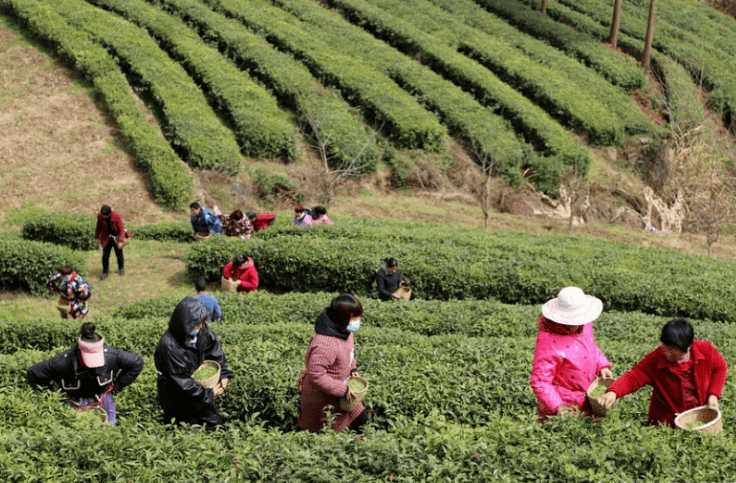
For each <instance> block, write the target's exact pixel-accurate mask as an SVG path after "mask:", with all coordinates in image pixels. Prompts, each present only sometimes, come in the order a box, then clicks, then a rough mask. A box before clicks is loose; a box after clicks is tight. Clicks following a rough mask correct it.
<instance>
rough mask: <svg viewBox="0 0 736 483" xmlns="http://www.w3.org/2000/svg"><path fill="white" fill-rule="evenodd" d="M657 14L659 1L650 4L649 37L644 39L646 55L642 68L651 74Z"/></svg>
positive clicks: (651, 1)
mask: <svg viewBox="0 0 736 483" xmlns="http://www.w3.org/2000/svg"><path fill="white" fill-rule="evenodd" d="M656 13H657V0H650V2H649V21H648V22H647V36H646V38H645V39H644V55H643V56H642V68H643V69H644V72H645V73H647V72H649V64H650V63H651V59H652V38H653V37H654V17H655V15H656Z"/></svg>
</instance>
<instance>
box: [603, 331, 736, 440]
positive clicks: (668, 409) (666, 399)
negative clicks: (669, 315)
mask: <svg viewBox="0 0 736 483" xmlns="http://www.w3.org/2000/svg"><path fill="white" fill-rule="evenodd" d="M694 338H695V334H694V331H693V327H692V325H690V322H688V321H687V320H685V319H674V320H670V321H669V322H667V323H666V324H665V325H664V327H662V335H661V336H660V338H659V340H660V342H661V343H662V345H660V346H659V347H657V348H656V349H654V350H653V351H652V352H650V353H649V354H647V355H646V356H645V357H644V359H642V360H641V361H639V362H638V363H637V364H636V365H635V366H634V367H633V368H631V370H630V371H628V372H626V373H625V374H623V375H622V376H621V377H619V378H618V379H616V380H615V381H614V383H613V384H611V385H610V386H609V387H608V390H607V391H606V393H605V394H604V395H603V396H602V399H601V406H603V407H604V408H605V409H611V408H612V407H613V403H615V402H616V399H618V398H621V397H624V396H625V395H627V394H631V393H632V392H636V391H638V390H639V389H640V388H642V387H643V386H645V385H650V386H652V399H651V401H650V402H649V416H648V418H647V424H649V425H655V424H666V425H668V426H671V427H674V426H675V418H676V417H677V414H679V413H683V412H685V411H687V410H688V409H693V408H696V407H698V406H705V405H707V406H708V407H710V408H713V409H718V400H719V399H720V397H721V392H722V391H723V386H724V384H725V383H726V374H727V372H728V366H727V364H726V360H725V359H724V358H723V356H722V355H721V354H719V353H718V351H717V350H716V348H715V347H713V344H711V343H710V342H707V341H702V340H694Z"/></svg>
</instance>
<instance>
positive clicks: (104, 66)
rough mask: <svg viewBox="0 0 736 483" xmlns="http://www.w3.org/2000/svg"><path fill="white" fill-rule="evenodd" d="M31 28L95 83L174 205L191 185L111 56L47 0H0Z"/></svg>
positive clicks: (157, 187) (162, 195) (158, 189)
mask: <svg viewBox="0 0 736 483" xmlns="http://www.w3.org/2000/svg"><path fill="white" fill-rule="evenodd" d="M0 8H2V9H4V10H7V11H10V12H12V14H13V15H14V16H17V17H18V18H19V19H21V20H22V22H23V23H25V24H26V25H28V28H29V29H30V30H31V31H32V32H33V33H34V34H35V35H38V36H39V37H40V38H42V39H44V41H46V42H48V43H49V44H50V45H52V46H54V49H55V50H56V51H57V52H58V53H59V54H60V55H61V56H62V57H63V58H65V59H68V60H69V62H70V64H71V65H72V66H74V68H75V69H77V70H78V71H79V72H80V73H82V74H83V75H84V77H85V78H86V79H87V80H88V81H89V82H90V83H91V84H92V85H93V86H94V89H95V92H97V93H98V94H99V96H100V98H101V99H102V101H103V102H104V104H105V106H106V107H107V109H108V110H109V112H110V114H111V115H112V117H113V118H114V119H115V121H116V122H117V125H118V127H119V129H120V132H121V133H122V135H123V136H124V138H125V142H126V145H127V147H128V149H130V150H131V151H132V152H133V153H134V154H135V156H136V158H137V160H138V162H139V163H140V164H141V165H142V166H143V168H144V169H145V170H146V171H147V172H148V175H149V179H150V183H151V188H152V190H153V194H154V196H155V197H156V199H157V200H158V201H160V202H161V203H164V204H166V205H168V206H172V207H176V206H179V204H180V203H182V202H183V201H185V200H186V199H188V198H190V197H191V195H192V193H193V189H192V181H191V180H190V179H189V177H188V175H187V172H186V170H185V168H184V165H183V163H182V162H181V160H180V159H179V157H178V156H177V155H176V153H175V152H174V151H173V150H172V148H171V147H170V146H169V144H168V143H167V142H166V141H165V140H163V139H161V137H160V136H159V134H158V132H156V130H155V129H154V128H153V127H152V126H151V125H150V124H149V123H148V120H147V119H146V118H145V117H144V116H143V113H142V112H141V110H140V108H139V107H138V105H137V104H136V103H135V101H134V100H133V97H132V96H131V92H130V88H129V87H128V84H127V82H126V80H125V77H124V76H123V73H122V72H121V71H120V69H119V67H118V66H117V65H116V63H115V61H114V60H113V58H112V57H111V56H110V55H109V54H108V53H107V51H106V50H105V49H104V48H103V47H100V46H99V45H97V44H95V43H93V42H92V41H91V40H90V39H89V36H88V35H87V34H86V33H83V32H80V31H78V30H76V29H74V28H72V27H70V26H69V25H68V24H67V23H66V22H65V21H64V20H63V19H62V18H61V17H60V16H59V15H58V14H56V12H55V11H54V10H53V9H52V8H51V7H50V6H49V5H48V4H46V3H43V2H39V1H36V0H0Z"/></svg>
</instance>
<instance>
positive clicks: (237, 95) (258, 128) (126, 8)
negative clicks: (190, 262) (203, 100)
mask: <svg viewBox="0 0 736 483" xmlns="http://www.w3.org/2000/svg"><path fill="white" fill-rule="evenodd" d="M88 1H89V3H92V4H94V5H97V6H100V7H102V8H106V9H110V10H112V11H114V12H116V13H118V14H120V15H121V16H123V17H124V18H126V19H127V20H129V21H131V22H133V23H135V24H136V25H138V26H140V27H142V28H145V29H147V30H148V32H149V33H150V34H151V35H152V36H154V37H155V38H156V39H157V40H158V41H159V43H160V44H161V45H162V46H163V47H164V48H165V49H166V50H167V51H168V52H169V53H170V54H171V55H172V57H173V58H175V59H178V60H179V62H181V63H182V65H184V66H185V68H186V69H187V71H188V72H190V73H191V75H192V76H193V77H194V78H195V79H197V81H198V82H199V83H201V84H202V85H205V86H207V88H208V89H209V92H210V93H211V95H212V97H213V98H214V99H215V100H216V101H217V104H218V107H219V108H220V109H221V110H222V111H224V112H227V113H229V114H230V118H231V119H232V121H233V124H234V126H235V129H234V131H235V136H236V139H237V140H238V144H239V145H240V146H241V149H244V150H245V151H246V152H247V153H248V156H250V157H252V158H278V157H280V158H281V159H282V160H284V161H291V160H294V159H296V157H297V154H298V151H299V148H298V141H297V136H296V127H295V126H294V125H293V124H292V123H291V122H290V119H289V116H288V114H287V113H285V112H284V111H282V110H281V109H279V106H278V105H277V103H276V99H275V98H274V97H273V95H272V94H271V93H269V92H268V91H267V90H266V88H265V87H263V86H261V85H260V84H258V83H256V82H254V81H253V80H251V79H250V77H249V76H248V75H247V74H244V73H243V72H241V71H240V70H239V69H238V68H237V67H235V66H234V65H233V64H232V63H231V62H229V61H228V60H227V59H226V58H224V57H223V56H222V55H220V53H219V52H218V51H217V50H215V49H213V48H211V47H208V46H207V45H205V44H203V43H202V40H201V39H200V37H199V35H197V33H196V32H194V31H193V30H192V29H191V28H189V26H188V25H186V24H185V23H184V22H183V21H181V20H179V19H178V18H175V17H172V16H171V15H168V14H166V13H165V12H163V11H161V10H160V9H158V8H155V7H153V6H151V5H149V4H147V3H145V2H143V1H140V0H138V1H135V0H133V1H127V0H126V1H121V0H88Z"/></svg>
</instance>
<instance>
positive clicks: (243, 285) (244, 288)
mask: <svg viewBox="0 0 736 483" xmlns="http://www.w3.org/2000/svg"><path fill="white" fill-rule="evenodd" d="M222 274H223V275H224V276H225V278H235V279H237V280H240V285H238V292H253V291H254V290H255V289H257V288H258V271H257V270H256V266H255V265H254V264H253V259H252V258H248V261H246V262H245V263H244V264H243V265H242V266H241V267H240V268H237V269H233V262H230V263H228V264H227V265H225V268H223V269H222Z"/></svg>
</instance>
